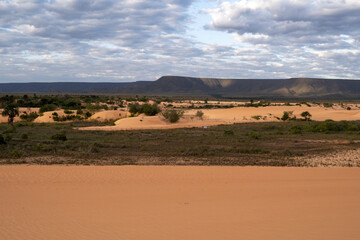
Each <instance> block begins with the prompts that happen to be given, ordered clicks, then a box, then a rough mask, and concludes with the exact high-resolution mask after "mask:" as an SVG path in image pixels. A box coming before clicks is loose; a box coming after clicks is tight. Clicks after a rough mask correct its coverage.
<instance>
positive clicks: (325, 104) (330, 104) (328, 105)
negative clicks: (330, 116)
mask: <svg viewBox="0 0 360 240" xmlns="http://www.w3.org/2000/svg"><path fill="white" fill-rule="evenodd" d="M323 106H324V107H326V108H330V107H332V106H334V104H333V103H326V102H325V103H323Z"/></svg>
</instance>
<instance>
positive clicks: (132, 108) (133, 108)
mask: <svg viewBox="0 0 360 240" xmlns="http://www.w3.org/2000/svg"><path fill="white" fill-rule="evenodd" d="M128 108H129V113H131V114H137V113H139V112H140V109H141V106H140V104H139V103H129V104H128Z"/></svg>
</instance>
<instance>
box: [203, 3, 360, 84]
mask: <svg viewBox="0 0 360 240" xmlns="http://www.w3.org/2000/svg"><path fill="white" fill-rule="evenodd" d="M206 12H207V13H209V14H210V16H211V18H212V20H211V22H210V23H209V24H208V25H207V26H206V28H207V29H211V30H216V31H223V32H227V33H230V34H232V35H233V37H234V39H235V40H237V41H238V42H240V43H243V44H248V45H252V46H256V48H260V49H263V50H267V51H269V52H271V53H272V54H273V55H276V56H278V57H279V60H283V61H287V62H288V61H295V62H296V63H298V64H305V63H304V62H306V63H309V62H312V65H313V66H314V67H310V68H309V70H308V71H306V72H305V73H307V75H308V76H309V75H311V74H312V75H316V76H321V75H320V74H319V71H317V70H320V71H321V70H322V71H323V73H322V76H345V77H355V78H359V71H358V70H357V69H356V68H351V67H348V66H352V64H353V61H357V62H360V56H359V51H358V49H359V40H360V2H359V1H357V0H346V1H344V0H331V1H329V0H292V1H288V0H242V1H238V2H223V3H222V4H221V5H220V6H219V7H218V8H214V9H208V10H207V11H206ZM340 56H341V57H340ZM314 61H316V62H314ZM281 64H282V63H281ZM285 66H287V67H288V69H289V70H288V71H287V72H289V73H292V72H293V73H294V74H296V73H298V75H302V74H303V71H301V70H299V69H298V67H297V66H296V65H295V64H285ZM290 69H294V70H296V71H298V72H296V71H291V70H290ZM312 69H316V71H312Z"/></svg>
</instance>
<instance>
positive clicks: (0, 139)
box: [0, 134, 6, 145]
mask: <svg viewBox="0 0 360 240" xmlns="http://www.w3.org/2000/svg"><path fill="white" fill-rule="evenodd" d="M4 144H6V141H5V139H4V137H3V135H2V134H0V145H4Z"/></svg>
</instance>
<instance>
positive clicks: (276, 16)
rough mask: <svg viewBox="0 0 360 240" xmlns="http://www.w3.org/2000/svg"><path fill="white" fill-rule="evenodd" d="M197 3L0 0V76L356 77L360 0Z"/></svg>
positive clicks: (64, 78) (99, 78) (3, 79)
mask: <svg viewBox="0 0 360 240" xmlns="http://www.w3.org/2000/svg"><path fill="white" fill-rule="evenodd" d="M195 1H196V0H186V1H184V0H182V1H181V0H159V1H147V0H136V1H134V0H131V1H130V0H123V1H118V0H89V1H83V0H48V1H44V0H26V1H24V0H6V1H5V0H0V82H9V81H133V80H155V79H156V78H157V77H158V76H161V75H186V76H198V77H223V78H280V77H297V76H308V77H317V76H318V77H319V76H328V77H338V78H341V77H349V76H351V77H356V78H360V70H359V68H358V67H357V66H356V65H358V63H359V62H360V56H359V54H360V53H359V48H360V44H359V41H360V34H359V32H360V17H359V16H360V14H359V12H360V2H359V1H355V0H347V1H340V0H333V1H325V0H318V1H306V0H302V1H299V0H292V1H287V0H286V1H285V0H267V1H265V0H246V1H245V0H242V1H237V2H236V1H232V2H221V1H215V0H214V1H211V5H209V6H214V5H216V6H217V7H213V8H212V9H200V10H202V11H201V12H202V13H208V14H209V16H210V19H211V22H209V23H208V25H207V27H206V28H205V30H202V31H201V32H206V31H207V30H206V29H211V31H209V32H211V33H214V32H215V31H216V32H215V33H216V34H208V35H206V36H207V37H208V38H212V39H208V40H207V39H206V40H204V39H203V38H204V37H203V38H202V39H201V38H196V37H194V34H193V32H192V33H188V31H187V30H188V29H189V26H190V25H191V24H193V23H192V21H193V20H194V19H197V18H196V17H194V16H192V15H191V14H196V12H194V11H192V10H191V8H190V6H191V5H192V4H193V2H195ZM197 1H199V0H197ZM197 6H198V7H199V6H201V7H205V6H206V1H203V0H201V2H200V3H199V4H198V5H197ZM209 16H204V15H202V18H201V21H205V20H207V19H209ZM202 24H204V23H203V22H202ZM190 34H191V35H190ZM195 35H196V34H195ZM222 36H226V37H222ZM228 36H230V37H228ZM231 37H233V38H234V39H235V40H231V41H229V40H226V41H225V40H224V39H227V38H231ZM199 39H201V40H199Z"/></svg>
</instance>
